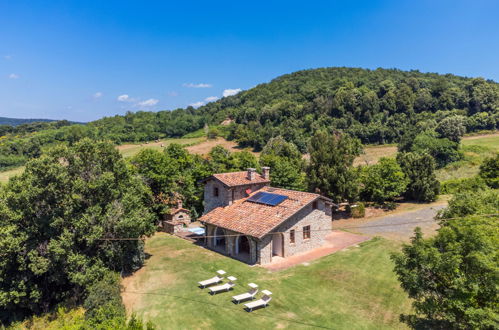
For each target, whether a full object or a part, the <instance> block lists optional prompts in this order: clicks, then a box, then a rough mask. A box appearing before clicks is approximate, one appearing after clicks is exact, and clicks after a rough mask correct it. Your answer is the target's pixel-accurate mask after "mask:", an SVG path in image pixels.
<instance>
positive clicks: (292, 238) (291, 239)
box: [289, 229, 295, 243]
mask: <svg viewBox="0 0 499 330" xmlns="http://www.w3.org/2000/svg"><path fill="white" fill-rule="evenodd" d="M294 242H295V230H294V229H291V230H290V231H289V243H294Z"/></svg>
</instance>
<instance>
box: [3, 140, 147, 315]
mask: <svg viewBox="0 0 499 330" xmlns="http://www.w3.org/2000/svg"><path fill="white" fill-rule="evenodd" d="M151 201H152V198H151V192H150V190H149V189H148V188H147V187H146V186H145V185H144V184H143V183H142V181H141V180H140V178H139V177H137V176H136V175H134V174H133V172H132V171H131V170H130V168H129V167H128V165H127V163H126V162H125V161H124V159H123V158H122V156H121V155H120V153H119V152H118V151H117V150H116V148H115V147H114V146H113V145H112V144H110V143H105V142H94V141H90V140H88V139H84V140H82V141H80V142H77V143H75V144H74V145H73V146H72V147H65V146H59V147H57V148H54V149H51V150H50V151H49V152H47V153H46V154H44V155H42V156H41V157H40V158H38V159H34V160H32V161H30V162H29V163H28V164H27V166H26V169H25V171H24V173H23V174H21V175H20V176H18V177H15V178H13V179H11V180H10V181H9V183H8V185H7V186H6V187H5V189H4V190H3V191H2V192H1V196H0V228H1V229H0V230H1V231H2V232H1V234H0V251H1V258H0V320H1V321H5V320H9V319H10V320H12V319H15V318H20V317H23V316H25V315H28V314H31V313H37V312H43V311H47V310H48V309H49V308H50V307H52V306H54V305H55V304H57V303H59V302H61V301H63V300H65V299H68V298H70V297H71V298H72V299H74V300H75V301H78V300H81V299H82V298H83V296H84V292H85V288H86V287H88V286H90V285H92V284H93V283H94V282H95V281H97V280H99V279H100V278H102V277H103V276H104V274H105V273H106V272H108V271H109V270H114V271H119V272H130V271H133V270H136V269H137V268H138V267H140V266H141V264H142V262H143V260H144V253H143V243H142V241H141V240H140V239H138V238H140V237H143V236H146V235H150V234H152V233H153V232H154V229H155V226H154V216H153V214H152V213H151V211H150V209H149V207H150V204H151ZM116 238H118V239H119V238H135V239H137V240H124V241H120V240H103V239H116Z"/></svg>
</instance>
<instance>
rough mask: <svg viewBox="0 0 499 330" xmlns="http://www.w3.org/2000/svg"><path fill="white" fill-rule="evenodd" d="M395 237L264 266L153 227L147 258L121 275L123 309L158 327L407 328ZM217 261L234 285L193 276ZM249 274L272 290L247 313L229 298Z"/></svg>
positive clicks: (205, 273) (209, 271)
mask: <svg viewBox="0 0 499 330" xmlns="http://www.w3.org/2000/svg"><path fill="white" fill-rule="evenodd" d="M398 248H399V245H398V244H397V243H394V242H391V241H387V240H383V239H373V240H371V241H368V242H365V243H362V244H361V245H360V247H358V248H351V249H349V250H346V251H340V252H337V253H336V254H333V255H330V256H327V257H324V258H321V259H319V260H317V261H315V262H312V263H311V264H310V265H308V266H304V265H300V266H296V267H294V268H290V269H287V270H284V271H280V272H273V273H271V272H269V271H268V270H266V269H263V268H261V267H258V266H255V267H250V266H248V265H246V264H243V263H241V262H238V261H235V260H233V259H230V258H227V257H224V256H221V255H219V254H217V253H214V252H211V251H209V250H206V249H203V248H201V247H198V246H195V245H193V244H191V243H189V242H187V241H184V240H182V239H180V238H176V237H172V236H169V235H167V234H164V233H158V234H156V235H155V236H154V237H153V238H151V239H148V240H147V242H146V251H147V252H148V253H149V254H151V256H150V258H149V259H148V260H147V261H146V265H145V266H144V267H143V268H142V269H140V270H139V271H138V272H137V273H136V274H134V275H133V276H131V277H128V278H125V279H124V282H123V284H124V288H125V292H124V293H123V297H124V302H125V305H126V306H127V311H128V312H135V313H136V314H138V315H139V316H142V317H143V318H144V319H145V320H151V321H153V322H154V323H155V324H156V325H157V326H158V328H160V329H208V328H211V329H213V328H216V329H245V328H251V329H274V328H287V327H289V328H293V329H306V328H307V329H308V328H310V327H311V326H322V327H327V328H332V329H381V328H384V329H386V328H392V329H393V328H405V326H404V325H403V324H401V323H400V322H399V314H400V313H403V312H408V311H409V310H410V301H409V300H408V299H407V298H406V295H405V294H404V293H403V291H402V290H401V289H400V287H399V284H398V282H397V279H396V277H395V274H394V273H393V271H392V269H393V265H392V262H391V260H390V258H389V253H390V251H395V250H398ZM218 269H224V270H225V271H227V275H232V276H235V277H237V278H238V280H237V285H236V288H235V289H234V291H232V292H230V293H221V294H218V295H215V296H211V295H209V294H208V292H207V290H206V289H204V290H201V289H199V288H198V287H197V284H196V283H197V282H198V281H200V280H203V279H206V278H209V277H212V276H213V275H214V274H215V271H216V270H218ZM250 282H255V283H257V284H259V285H260V289H267V290H270V291H272V292H273V299H272V301H271V302H270V306H269V307H267V308H266V309H260V310H256V311H254V312H252V313H247V312H245V311H244V310H243V306H242V305H234V304H233V303H232V302H231V301H230V300H231V296H232V295H234V294H239V293H242V292H244V291H245V290H247V283H250Z"/></svg>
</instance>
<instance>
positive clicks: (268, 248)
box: [206, 200, 332, 264]
mask: <svg viewBox="0 0 499 330" xmlns="http://www.w3.org/2000/svg"><path fill="white" fill-rule="evenodd" d="M306 226H310V238H304V235H303V231H304V230H303V228H304V227H306ZM331 228H332V222H331V207H330V206H328V205H327V204H326V203H325V202H324V201H323V200H317V201H315V202H313V203H310V204H309V205H307V206H306V207H304V208H303V209H302V210H300V211H299V212H297V213H296V214H295V215H293V216H292V217H291V218H289V219H288V220H286V221H285V222H283V223H282V224H281V225H280V226H279V227H278V228H276V229H275V230H273V232H278V233H279V234H268V235H266V236H264V237H263V238H262V239H256V238H253V237H249V236H247V235H240V234H239V233H237V232H234V231H230V230H227V229H224V228H217V227H216V226H214V225H211V224H206V233H207V236H209V237H208V239H207V241H206V245H207V246H208V247H209V248H211V249H214V250H216V251H218V252H220V253H223V254H226V255H228V256H231V257H233V258H236V259H239V260H242V261H244V262H246V263H249V264H255V263H257V264H267V263H270V262H272V257H273V256H274V254H276V255H279V256H280V257H283V258H286V257H290V256H292V255H295V254H298V253H302V252H306V251H308V250H310V249H314V248H317V247H320V246H322V245H323V244H324V243H325V238H326V236H327V235H328V234H329V233H330V232H331ZM292 230H294V243H292V242H291V237H290V236H291V231H292ZM281 233H282V234H281ZM222 235H229V236H225V242H224V244H223V245H222V244H220V245H218V246H217V242H219V241H217V237H219V238H220V237H221V236H222ZM240 236H245V237H246V238H247V239H248V241H249V255H247V254H246V253H244V256H241V254H243V253H238V252H239V251H238V250H237V248H236V245H239V244H240V243H239V240H240ZM277 236H280V238H279V237H277ZM274 241H280V242H281V244H277V245H280V246H281V248H280V249H277V250H278V251H276V250H274V251H273V245H274V244H275V242H274Z"/></svg>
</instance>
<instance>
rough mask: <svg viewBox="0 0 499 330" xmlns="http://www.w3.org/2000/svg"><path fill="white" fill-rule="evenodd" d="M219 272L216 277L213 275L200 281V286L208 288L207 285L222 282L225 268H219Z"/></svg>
mask: <svg viewBox="0 0 499 330" xmlns="http://www.w3.org/2000/svg"><path fill="white" fill-rule="evenodd" d="M217 273H218V275H217V276H215V277H212V278H210V279H208V280H204V281H201V282H198V284H199V286H200V287H201V288H206V287H207V286H210V285H213V284H217V283H220V282H222V280H223V279H224V278H223V276H222V275H224V274H225V272H224V271H223V270H217Z"/></svg>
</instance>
